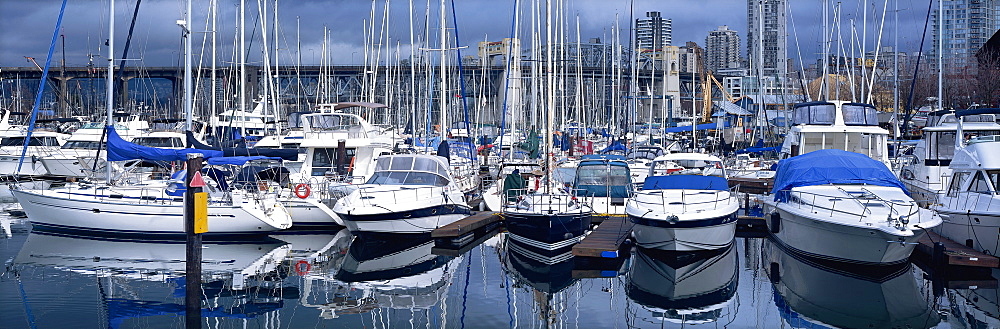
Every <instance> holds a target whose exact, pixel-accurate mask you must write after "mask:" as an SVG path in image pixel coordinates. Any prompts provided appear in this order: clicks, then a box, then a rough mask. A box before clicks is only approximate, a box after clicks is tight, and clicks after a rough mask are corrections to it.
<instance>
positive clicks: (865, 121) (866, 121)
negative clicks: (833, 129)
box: [841, 104, 878, 126]
mask: <svg viewBox="0 0 1000 329" xmlns="http://www.w3.org/2000/svg"><path fill="white" fill-rule="evenodd" d="M841 111H843V112H844V124H846V125H849V126H877V125H878V114H877V112H876V111H875V108H874V107H870V106H863V105H847V104H845V105H844V106H842V107H841Z"/></svg>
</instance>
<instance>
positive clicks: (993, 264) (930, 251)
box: [914, 232, 1000, 268]
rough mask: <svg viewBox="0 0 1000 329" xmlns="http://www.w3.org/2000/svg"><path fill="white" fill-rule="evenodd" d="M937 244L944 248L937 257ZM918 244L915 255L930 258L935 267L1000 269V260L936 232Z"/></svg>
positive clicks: (923, 238) (928, 233) (930, 233)
mask: <svg viewBox="0 0 1000 329" xmlns="http://www.w3.org/2000/svg"><path fill="white" fill-rule="evenodd" d="M935 242H940V243H941V247H944V248H943V250H941V251H939V255H935V251H934V243H935ZM917 243H918V244H917V247H916V248H914V253H919V254H922V256H925V257H928V259H930V260H931V264H932V265H934V266H941V265H949V266H968V267H984V268H997V267H1000V258H997V257H995V256H990V255H987V254H984V253H982V252H979V251H976V250H975V249H972V248H969V247H967V246H966V245H963V244H960V243H958V242H955V241H951V240H948V239H947V238H944V237H942V236H940V235H938V234H937V233H934V232H927V234H924V236H923V237H921V238H920V240H918V241H917Z"/></svg>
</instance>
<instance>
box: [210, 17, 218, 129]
mask: <svg viewBox="0 0 1000 329" xmlns="http://www.w3.org/2000/svg"><path fill="white" fill-rule="evenodd" d="M218 5H219V4H218V2H216V0H212V3H211V6H212V78H211V79H212V101H211V102H209V109H210V110H211V113H212V118H215V114H216V112H215V111H216V108H215V105H216V103H217V102H218V100H219V99H218V98H216V97H218V96H217V95H216V94H215V93H216V90H215V89H216V83H217V81H216V76H215V70H216V58H215V57H216V54H215V50H216V49H215V47H216V45H215V44H216V40H215V37H216V36H215V33H216V30H215V26H216V25H215V23H216V20H217V19H216V18H217V14H218V13H217V11H218Z"/></svg>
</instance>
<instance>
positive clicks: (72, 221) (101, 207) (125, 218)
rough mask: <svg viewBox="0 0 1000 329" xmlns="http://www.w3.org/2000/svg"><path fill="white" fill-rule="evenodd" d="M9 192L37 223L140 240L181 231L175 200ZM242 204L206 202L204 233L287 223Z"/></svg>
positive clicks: (258, 230)
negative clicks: (118, 200) (136, 200)
mask: <svg viewBox="0 0 1000 329" xmlns="http://www.w3.org/2000/svg"><path fill="white" fill-rule="evenodd" d="M13 193H14V196H15V197H16V198H17V200H18V201H19V202H20V203H21V206H22V207H23V208H24V210H25V212H26V213H27V214H28V218H29V221H31V224H32V226H33V227H35V228H37V229H41V230H48V231H59V232H71V233H75V234H86V235H94V236H116V237H117V236H122V235H127V236H137V237H141V238H142V239H143V240H149V239H165V240H174V239H184V237H185V231H184V206H183V205H180V204H161V205H152V204H142V205H140V204H134V203H115V202H104V201H101V200H99V199H97V198H94V197H87V196H85V195H81V196H76V198H67V197H60V196H55V195H44V194H42V193H37V192H36V191H26V190H15V191H13ZM272 206H273V207H275V208H276V209H275V210H274V211H277V212H281V213H283V212H284V211H285V210H284V209H283V207H281V205H280V204H274V205H272ZM248 208H249V207H244V206H219V205H210V206H209V207H208V215H209V216H208V230H209V231H208V233H205V234H206V236H215V237H224V236H229V235H246V234H267V233H268V232H273V231H277V230H280V229H284V228H287V226H288V224H290V220H289V219H288V218H287V214H285V215H284V216H285V221H281V220H280V218H279V220H278V221H277V222H278V223H279V226H273V225H271V224H269V223H268V222H270V221H265V220H264V219H262V217H264V216H268V215H267V214H265V212H264V211H263V210H260V209H253V208H249V209H248ZM276 216H277V217H281V214H276ZM282 222H285V223H284V224H285V225H281V223H282ZM282 226H284V227H282Z"/></svg>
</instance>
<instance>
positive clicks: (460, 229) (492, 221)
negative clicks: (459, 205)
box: [431, 211, 503, 247]
mask: <svg viewBox="0 0 1000 329" xmlns="http://www.w3.org/2000/svg"><path fill="white" fill-rule="evenodd" d="M502 220H503V217H501V216H500V213H495V212H491V211H483V212H478V213H474V214H472V215H471V216H469V217H465V218H462V219H459V220H458V221H456V222H454V223H451V224H448V225H445V226H442V227H439V228H437V229H434V231H431V238H434V239H435V240H437V243H436V244H437V245H439V246H440V245H446V246H452V247H461V246H463V245H466V244H468V243H469V242H471V241H472V240H474V239H475V236H476V232H477V231H489V230H492V229H494V228H496V227H497V226H499V225H500V222H501V221H502Z"/></svg>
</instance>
